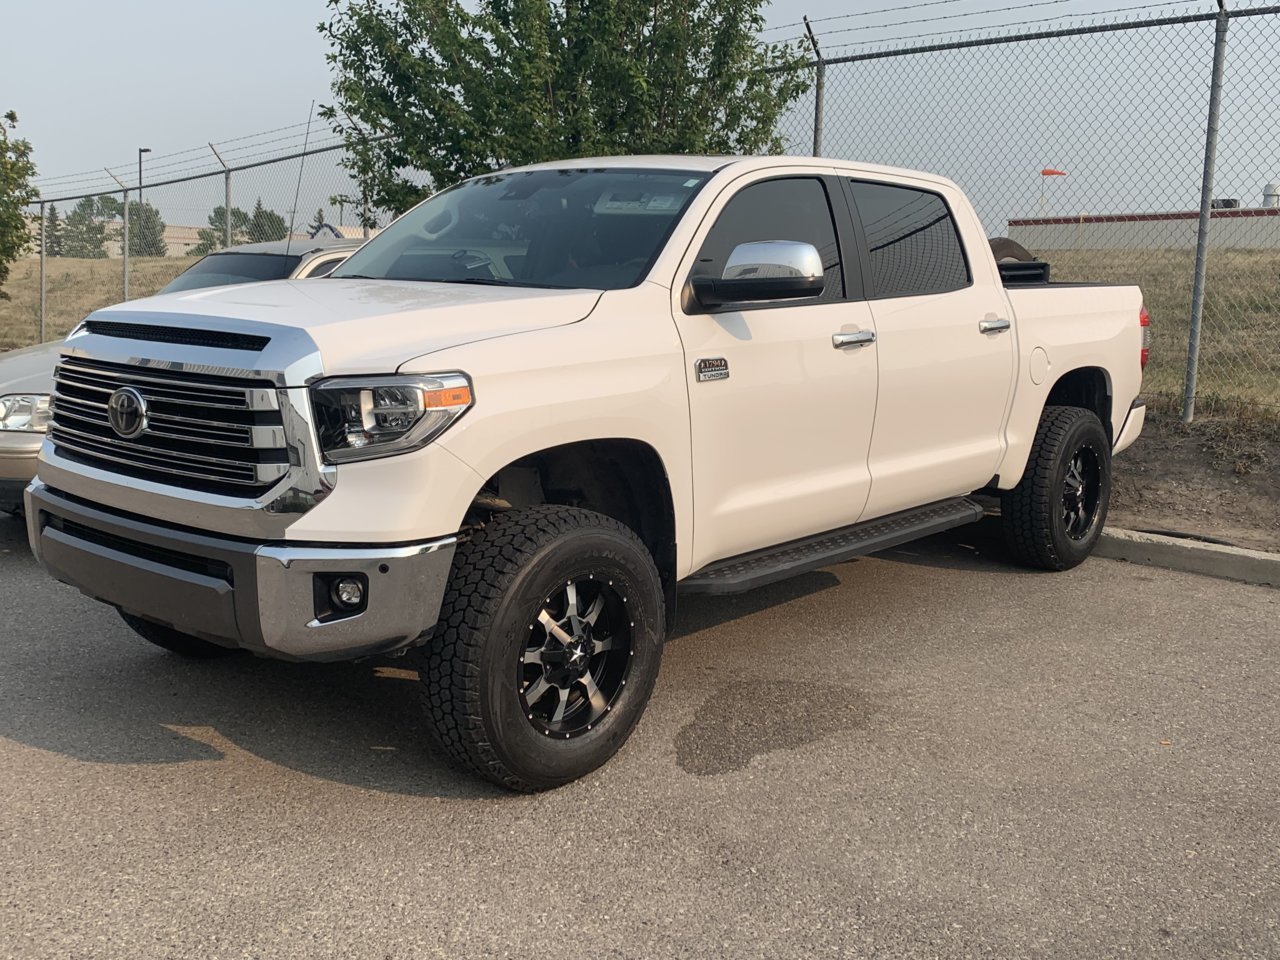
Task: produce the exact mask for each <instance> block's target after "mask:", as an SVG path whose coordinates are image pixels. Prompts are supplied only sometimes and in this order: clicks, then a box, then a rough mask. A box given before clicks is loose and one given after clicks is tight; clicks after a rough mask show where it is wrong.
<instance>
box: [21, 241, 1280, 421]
mask: <svg viewBox="0 0 1280 960" xmlns="http://www.w3.org/2000/svg"><path fill="white" fill-rule="evenodd" d="M1042 256H1044V257H1045V259H1047V260H1049V261H1050V262H1051V263H1052V264H1053V275H1054V277H1055V278H1056V279H1058V280H1086V281H1098V282H1102V283H1136V284H1138V285H1139V286H1140V287H1142V290H1143V293H1144V294H1145V296H1146V301H1147V308H1148V309H1149V310H1150V311H1151V315H1152V318H1153V323H1154V327H1155V332H1156V333H1155V336H1156V339H1155V346H1154V349H1153V350H1152V354H1151V364H1150V366H1149V367H1148V368H1147V377H1146V385H1145V388H1144V390H1145V392H1146V393H1148V394H1152V395H1161V396H1166V397H1174V398H1176V397H1180V396H1181V395H1182V384H1183V377H1184V373H1185V370H1186V354H1187V331H1188V328H1189V326H1190V316H1191V284H1192V271H1193V265H1194V254H1193V252H1192V251H1190V250H1048V251H1043V252H1042ZM190 262H191V261H190V260H188V259H186V258H184V257H163V258H154V259H139V260H132V261H130V264H129V268H130V278H129V286H130V293H131V294H133V296H135V297H139V296H146V295H148V294H151V293H154V292H155V291H156V290H158V289H160V287H162V286H164V285H165V284H166V283H168V282H169V280H170V279H172V278H173V277H174V276H176V275H177V273H178V272H179V271H180V270H182V269H183V268H185V267H186V266H187V265H189V264H190ZM39 284H40V269H39V262H38V261H36V260H21V261H19V262H18V263H15V264H14V265H13V270H12V273H11V275H10V279H9V283H8V284H7V286H6V289H7V291H8V292H9V294H10V295H11V296H12V297H13V299H12V300H9V301H0V350H7V349H11V348H13V347H20V346H25V345H26V344H29V343H35V342H36V341H37V340H38V339H39V330H40V297H39V289H40V287H39ZM46 290H47V293H48V302H47V305H46V313H45V318H46V336H47V337H48V338H49V339H53V338H56V337H62V336H64V335H65V334H66V332H67V331H68V330H70V329H71V327H72V326H74V325H75V324H76V323H78V322H79V321H80V320H82V319H83V318H84V317H85V316H86V315H87V314H89V313H90V312H92V311H93V310H96V309H97V308H99V307H104V306H107V305H108V304H111V303H115V302H117V301H118V300H119V299H120V296H121V262H120V261H119V260H71V259H67V258H63V257H56V258H51V259H50V260H49V261H48V262H47V277H46ZM1242 403H1243V404H1245V405H1247V406H1259V405H1260V406H1261V407H1263V408H1266V409H1267V410H1268V411H1269V412H1274V413H1275V414H1276V415H1277V416H1280V250H1214V251H1212V253H1211V255H1210V258H1209V269H1208V274H1207V284H1206V296H1205V310H1204V324H1203V328H1202V332H1201V340H1200V374H1199V383H1198V389H1197V410H1198V411H1199V412H1204V413H1210V412H1216V413H1219V414H1225V415H1228V416H1231V415H1233V410H1234V409H1235V408H1236V407H1238V406H1239V405H1240V404H1242Z"/></svg>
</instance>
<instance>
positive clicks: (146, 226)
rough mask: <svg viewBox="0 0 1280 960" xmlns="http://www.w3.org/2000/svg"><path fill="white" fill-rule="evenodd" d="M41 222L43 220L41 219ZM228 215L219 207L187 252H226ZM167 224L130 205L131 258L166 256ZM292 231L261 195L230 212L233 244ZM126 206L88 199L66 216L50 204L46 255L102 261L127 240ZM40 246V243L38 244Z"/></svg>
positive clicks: (146, 208)
mask: <svg viewBox="0 0 1280 960" xmlns="http://www.w3.org/2000/svg"><path fill="white" fill-rule="evenodd" d="M37 219H38V218H37ZM226 221H227V212H226V208H225V207H221V206H218V207H214V209H213V213H211V214H209V226H208V227H201V228H200V230H199V231H197V242H196V244H195V246H193V247H192V248H191V249H190V250H188V251H187V252H188V254H190V255H191V256H195V257H201V256H204V255H205V254H206V253H212V252H213V251H214V250H221V249H222V248H223V246H224V245H225V244H224V241H225V239H226ZM164 231H165V222H164V220H163V219H161V217H160V212H159V211H158V210H157V209H156V208H155V207H153V206H152V205H151V204H150V203H137V202H134V203H130V204H129V256H131V257H163V256H166V255H168V252H169V246H168V244H167V243H166V242H165V239H164ZM288 232H289V226H288V224H287V223H286V222H285V219H284V217H282V216H280V214H278V213H276V212H275V211H274V210H271V209H269V208H267V207H266V206H264V205H263V203H262V198H261V197H259V198H258V201H257V203H255V204H254V207H253V212H252V213H245V212H244V211H243V210H241V209H240V208H239V207H232V208H231V243H232V244H233V245H234V244H238V243H256V242H259V241H263V240H283V239H284V238H285V236H286V235H287V234H288ZM123 235H124V203H123V202H122V201H121V200H120V199H118V198H117V197H113V196H103V197H84V198H82V199H81V200H80V201H78V202H77V203H76V205H75V206H74V207H72V208H71V212H70V213H68V214H67V215H66V216H65V217H63V216H62V215H61V213H60V212H59V210H58V207H57V205H56V204H53V203H50V204H49V205H48V206H47V207H46V209H45V216H44V253H45V256H49V257H76V258H78V259H81V260H103V259H105V258H106V256H107V250H106V245H107V243H108V242H113V243H120V242H123ZM37 248H38V243H37Z"/></svg>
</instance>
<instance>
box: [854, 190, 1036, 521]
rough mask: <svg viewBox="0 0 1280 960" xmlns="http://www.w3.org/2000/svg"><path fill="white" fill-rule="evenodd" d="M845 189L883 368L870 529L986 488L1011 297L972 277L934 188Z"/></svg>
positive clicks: (997, 426)
mask: <svg viewBox="0 0 1280 960" xmlns="http://www.w3.org/2000/svg"><path fill="white" fill-rule="evenodd" d="M844 184H845V188H846V190H847V192H848V196H849V201H850V204H851V206H852V208H853V210H854V213H855V217H856V220H857V225H858V227H859V230H860V242H861V247H862V251H863V257H864V263H865V267H866V273H867V287H868V296H869V298H870V304H871V313H872V316H873V318H874V321H875V325H876V335H877V341H876V349H877V354H878V359H879V368H880V369H879V375H880V384H879V397H878V402H877V407H876V423H875V432H874V435H873V437H872V439H871V453H870V469H871V478H872V487H871V493H870V496H869V497H868V500H867V507H866V511H865V513H864V515H863V516H864V518H865V519H871V518H874V517H878V516H883V515H885V514H888V513H893V512H895V511H897V510H902V509H905V508H908V507H913V506H919V505H923V504H926V503H931V502H933V501H935V500H941V499H944V498H947V497H951V496H957V495H960V494H964V493H968V492H970V491H972V490H976V489H979V488H981V487H983V486H985V485H986V484H987V483H988V482H989V481H990V479H991V477H992V475H993V474H994V473H995V472H996V466H997V464H998V463H999V461H1000V457H1001V454H1002V453H1003V450H1004V429H1003V428H1004V418H1005V414H1006V411H1007V409H1008V401H1009V394H1010V390H1011V389H1012V386H1013V377H1014V371H1015V369H1016V350H1015V344H1014V336H1013V330H1012V328H1011V322H1010V321H1011V319H1012V318H1011V316H1010V315H1009V312H1008V301H1007V298H1006V297H1005V295H1004V289H1003V288H1002V287H1000V286H998V285H995V284H994V283H993V279H992V277H991V276H990V275H989V273H985V272H982V271H975V270H973V269H972V268H971V265H970V262H969V258H968V257H967V256H966V251H965V249H964V245H963V242H962V239H961V237H962V234H961V231H960V230H959V228H958V227H957V224H956V215H955V213H954V212H953V210H952V209H951V207H950V205H949V204H948V202H947V200H946V198H945V197H944V196H943V195H942V193H941V192H939V191H938V190H937V188H934V187H932V186H931V185H929V184H927V183H924V182H921V183H920V185H919V186H916V185H914V184H908V183H901V182H892V183H890V182H880V181H876V180H874V179H863V178H857V179H854V178H845V179H844ZM965 212H966V213H968V210H967V205H966V211H965ZM969 215H970V216H971V214H969ZM973 227H974V228H975V229H976V228H977V224H976V220H975V221H974V223H973ZM981 252H982V253H985V251H981ZM975 273H977V274H978V276H977V277H975Z"/></svg>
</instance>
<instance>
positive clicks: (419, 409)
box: [311, 373, 474, 463]
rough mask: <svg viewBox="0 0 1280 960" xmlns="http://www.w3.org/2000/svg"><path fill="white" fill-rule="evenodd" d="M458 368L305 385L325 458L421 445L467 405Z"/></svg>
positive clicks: (465, 383)
mask: <svg viewBox="0 0 1280 960" xmlns="http://www.w3.org/2000/svg"><path fill="white" fill-rule="evenodd" d="M473 402H474V401H473V397H472V393H471V380H470V379H468V377H467V376H466V374H462V373H437V374H432V375H430V376H405V377H367V378H351V379H346V378H339V379H333V380H322V381H321V382H319V383H317V384H315V385H313V386H312V387H311V407H312V409H313V410H314V411H315V417H316V433H317V435H318V436H319V438H320V449H321V450H322V451H323V452H324V456H325V459H326V460H329V461H330V462H331V463H337V462H340V461H344V460H370V459H373V458H374V457H388V456H391V455H392V454H395V453H404V452H405V451H406V450H417V449H418V448H419V447H424V446H426V445H427V444H428V443H430V442H431V441H432V440H434V439H435V438H436V437H438V436H440V434H442V433H444V431H445V430H447V429H448V428H449V426H450V425H451V424H452V423H453V422H454V421H455V420H457V419H458V418H459V417H460V416H462V415H463V414H464V413H466V412H467V410H469V409H470V408H471V404H472V403H473Z"/></svg>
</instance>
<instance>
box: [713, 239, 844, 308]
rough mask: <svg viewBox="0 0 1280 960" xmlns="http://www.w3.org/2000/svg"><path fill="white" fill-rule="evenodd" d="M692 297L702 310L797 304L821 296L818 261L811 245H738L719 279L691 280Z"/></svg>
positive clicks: (785, 242) (792, 242)
mask: <svg viewBox="0 0 1280 960" xmlns="http://www.w3.org/2000/svg"><path fill="white" fill-rule="evenodd" d="M690 282H691V285H692V287H693V296H694V298H695V299H696V300H697V301H698V304H699V305H700V306H702V307H706V308H712V307H719V306H723V305H724V304H726V303H760V302H767V301H771V300H799V299H803V298H805V297H816V296H818V295H819V294H821V293H822V288H823V271H822V257H821V255H820V254H819V253H818V250H817V248H816V247H814V246H813V244H811V243H801V242H799V241H796V240H758V241H755V242H753V243H740V244H738V246H736V247H734V249H733V252H732V253H731V254H729V259H728V260H726V261H725V265H724V271H723V273H722V275H721V276H720V278H719V279H716V278H715V277H694V278H693V279H692V280H691V281H690Z"/></svg>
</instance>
